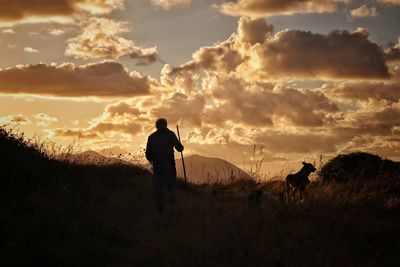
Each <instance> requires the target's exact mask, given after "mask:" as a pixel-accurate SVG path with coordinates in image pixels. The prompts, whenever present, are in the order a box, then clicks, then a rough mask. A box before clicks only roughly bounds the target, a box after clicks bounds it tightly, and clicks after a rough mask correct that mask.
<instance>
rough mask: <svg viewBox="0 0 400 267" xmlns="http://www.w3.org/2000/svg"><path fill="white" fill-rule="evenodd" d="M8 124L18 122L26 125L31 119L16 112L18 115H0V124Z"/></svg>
mask: <svg viewBox="0 0 400 267" xmlns="http://www.w3.org/2000/svg"><path fill="white" fill-rule="evenodd" d="M8 124H18V125H26V124H31V121H30V120H29V118H28V117H26V116H24V115H22V114H18V115H7V116H5V117H0V125H2V126H3V125H8Z"/></svg>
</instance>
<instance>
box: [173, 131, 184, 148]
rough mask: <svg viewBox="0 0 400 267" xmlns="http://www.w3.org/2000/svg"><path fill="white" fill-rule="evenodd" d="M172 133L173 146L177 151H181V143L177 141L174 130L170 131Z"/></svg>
mask: <svg viewBox="0 0 400 267" xmlns="http://www.w3.org/2000/svg"><path fill="white" fill-rule="evenodd" d="M172 135H173V140H174V143H173V144H174V147H175V149H176V150H177V151H178V152H182V151H183V145H182V144H181V142H179V140H178V138H177V137H176V134H175V133H174V132H172Z"/></svg>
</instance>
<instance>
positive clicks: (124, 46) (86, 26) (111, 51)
mask: <svg viewBox="0 0 400 267" xmlns="http://www.w3.org/2000/svg"><path fill="white" fill-rule="evenodd" d="M81 29H82V32H81V33H80V34H79V35H78V36H77V37H74V38H71V39H69V40H68V47H67V49H66V51H65V54H66V55H67V56H73V57H75V58H77V59H89V58H112V59H116V58H119V57H122V56H128V55H129V56H130V57H131V58H134V59H137V60H138V61H139V63H140V64H149V63H152V62H155V61H156V60H157V59H158V55H157V49H156V47H151V48H141V47H138V46H136V45H135V43H134V42H133V41H131V40H128V39H125V38H124V37H122V36H121V34H123V33H126V32H128V31H129V30H128V24H127V23H126V22H120V21H115V20H112V19H106V18H97V17H93V18H90V19H89V20H87V21H84V22H82V23H81Z"/></svg>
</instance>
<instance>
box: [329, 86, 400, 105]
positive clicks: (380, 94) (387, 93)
mask: <svg viewBox="0 0 400 267" xmlns="http://www.w3.org/2000/svg"><path fill="white" fill-rule="evenodd" d="M321 91H323V92H324V94H326V95H327V96H329V97H330V98H332V99H336V100H339V99H340V100H342V101H343V100H350V101H354V100H356V101H363V102H369V101H371V100H377V101H381V100H384V101H386V102H388V103H394V102H399V101H400V84H399V83H382V82H377V83H374V82H371V83H368V82H357V83H349V82H343V83H336V84H325V85H324V86H323V87H322V89H321Z"/></svg>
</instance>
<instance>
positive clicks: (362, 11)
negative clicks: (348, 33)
mask: <svg viewBox="0 0 400 267" xmlns="http://www.w3.org/2000/svg"><path fill="white" fill-rule="evenodd" d="M350 16H352V17H353V18H362V17H377V16H379V13H378V11H377V10H376V8H375V7H368V6H366V5H362V6H360V7H358V8H355V9H352V10H350Z"/></svg>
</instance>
